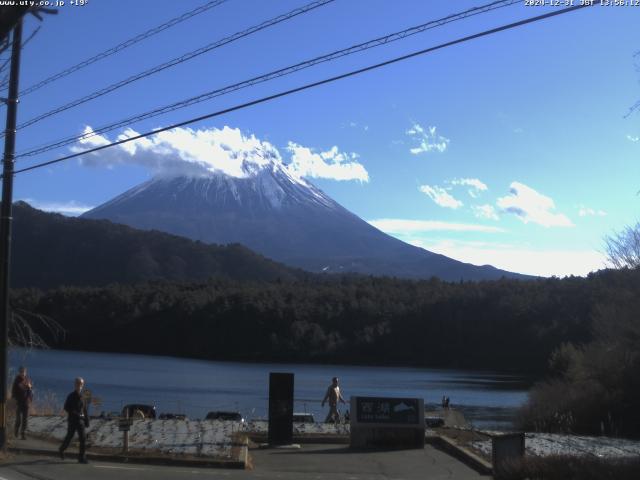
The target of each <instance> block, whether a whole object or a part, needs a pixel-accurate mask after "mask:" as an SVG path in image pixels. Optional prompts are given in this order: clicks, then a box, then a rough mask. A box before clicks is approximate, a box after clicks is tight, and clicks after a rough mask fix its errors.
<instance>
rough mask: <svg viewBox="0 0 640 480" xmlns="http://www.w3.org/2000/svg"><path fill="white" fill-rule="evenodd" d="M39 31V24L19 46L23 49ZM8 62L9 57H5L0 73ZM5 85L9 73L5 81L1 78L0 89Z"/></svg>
mask: <svg viewBox="0 0 640 480" xmlns="http://www.w3.org/2000/svg"><path fill="white" fill-rule="evenodd" d="M39 31H40V26H38V27H37V28H36V29H35V30H34V31H33V32H31V35H29V36H28V37H27V39H26V40H25V41H23V42H22V46H21V48H22V49H24V47H26V46H27V44H28V43H29V42H30V41H31V40H33V38H34V37H35V36H36V35H37V34H38V32H39ZM9 62H11V58H7V60H6V61H5V62H4V63H3V64H2V65H1V66H0V73H2V72H3V71H4V69H5V68H6V67H7V66H8V65H9ZM7 85H9V75H8V74H7V76H6V81H5V79H3V80H2V82H0V89H1V88H4V87H5V86H7Z"/></svg>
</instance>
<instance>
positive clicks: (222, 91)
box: [16, 0, 520, 158]
mask: <svg viewBox="0 0 640 480" xmlns="http://www.w3.org/2000/svg"><path fill="white" fill-rule="evenodd" d="M515 3H520V0H498V1H494V2H491V3H488V4H486V5H482V6H479V7H474V8H471V9H469V10H465V11H463V12H459V13H455V14H452V15H448V16H446V17H443V18H440V19H438V20H432V21H429V22H427V23H423V24H421V25H418V26H415V27H411V28H408V29H405V30H402V31H399V32H395V33H392V34H389V35H385V36H383V37H378V38H376V39H373V40H369V41H367V42H364V43H360V44H357V45H353V46H351V47H348V48H345V49H342V50H336V51H334V52H331V53H328V54H325V55H321V56H319V57H315V58H313V59H310V60H306V61H304V62H300V63H297V64H295V65H291V66H288V67H285V68H281V69H279V70H275V71H272V72H269V73H266V74H264V75H260V76H258V77H254V78H251V79H249V80H244V81H242V82H239V83H235V84H232V85H228V86H226V87H223V88H219V89H216V90H212V91H209V92H206V93H203V94H200V95H197V96H195V97H191V98H188V99H185V100H181V101H179V102H175V103H172V104H170V105H165V106H162V107H158V108H155V109H153V110H150V111H148V112H145V113H142V114H138V115H134V116H132V117H128V118H126V119H124V120H120V121H117V122H115V123H111V124H109V125H106V126H102V127H100V128H97V129H95V130H93V131H92V132H90V133H87V134H82V135H75V136H73V137H67V138H64V139H62V140H58V141H55V142H52V143H50V144H47V145H44V146H42V147H38V148H35V149H32V150H30V151H26V152H24V153H21V154H18V155H17V156H16V158H20V157H28V156H34V155H38V154H40V153H44V152H47V151H49V150H53V149H55V148H59V147H63V146H66V145H70V144H73V143H76V142H77V141H79V140H84V139H87V138H90V137H93V136H95V135H99V134H101V133H106V132H109V131H112V130H115V129H117V128H120V127H123V126H127V125H130V124H132V123H135V122H138V121H141V120H146V119H148V118H153V117H156V116H158V115H162V114H165V113H169V112H172V111H175V110H179V109H181V108H185V107H188V106H191V105H194V104H197V103H201V102H204V101H206V100H210V99H212V98H215V97H220V96H223V95H226V94H229V93H232V92H235V91H237V90H240V89H243V88H248V87H251V86H253V85H257V84H259V83H264V82H267V81H269V80H273V79H276V78H279V77H283V76H286V75H290V74H292V73H295V72H298V71H300V70H304V69H306V68H310V67H312V66H314V65H318V64H321V63H325V62H329V61H333V60H335V59H338V58H341V57H344V56H348V55H352V54H354V53H358V52H361V51H364V50H368V49H370V48H374V47H378V46H381V45H386V44H388V43H392V42H395V41H397V40H401V39H403V38H406V37H409V36H411V35H415V34H418V33H422V32H424V31H426V30H430V29H432V28H436V27H440V26H442V25H446V24H447V23H451V22H454V21H458V20H462V19H464V18H468V17H471V16H475V15H479V14H482V13H486V12H489V11H492V10H496V9H498V8H502V7H506V6H510V5H513V4H515Z"/></svg>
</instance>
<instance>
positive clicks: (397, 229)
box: [369, 218, 504, 236]
mask: <svg viewBox="0 0 640 480" xmlns="http://www.w3.org/2000/svg"><path fill="white" fill-rule="evenodd" d="M369 223H370V224H371V225H373V226H374V227H376V228H377V229H379V230H382V231H383V232H385V233H388V234H390V235H400V236H407V235H415V234H417V233H422V232H484V233H500V232H504V230H503V229H502V228H498V227H490V226H487V225H478V224H466V223H452V222H441V221H435V220H407V219H401V218H380V219H376V220H369Z"/></svg>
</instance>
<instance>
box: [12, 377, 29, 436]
mask: <svg viewBox="0 0 640 480" xmlns="http://www.w3.org/2000/svg"><path fill="white" fill-rule="evenodd" d="M32 386H33V385H32V383H31V379H30V378H29V377H28V376H27V369H26V367H20V368H19V369H18V375H16V378H15V379H14V380H13V386H12V387H11V397H12V398H13V399H14V400H15V401H16V427H15V432H14V433H15V437H16V438H18V433H20V434H21V437H20V438H22V440H26V438H27V437H25V432H26V430H27V425H28V423H29V406H30V405H31V400H32V399H33V391H32V390H31V388H32Z"/></svg>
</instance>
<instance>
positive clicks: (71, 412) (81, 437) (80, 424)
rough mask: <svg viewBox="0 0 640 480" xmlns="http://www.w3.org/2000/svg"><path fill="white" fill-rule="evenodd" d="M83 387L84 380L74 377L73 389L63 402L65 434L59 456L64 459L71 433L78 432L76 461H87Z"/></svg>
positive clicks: (85, 413)
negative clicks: (78, 446) (65, 423)
mask: <svg viewBox="0 0 640 480" xmlns="http://www.w3.org/2000/svg"><path fill="white" fill-rule="evenodd" d="M83 388H84V380H83V379H82V378H80V377H78V378H76V381H75V390H74V391H73V392H71V393H70V394H69V395H68V396H67V400H66V402H64V409H65V411H66V412H67V414H68V417H67V436H66V437H65V438H64V441H63V442H62V445H60V448H59V452H60V458H62V459H63V460H64V451H65V450H66V449H67V447H68V446H69V443H71V439H72V438H73V435H74V434H75V433H76V432H78V441H79V442H80V452H79V455H78V462H80V463H88V462H87V457H86V454H85V440H86V434H85V431H84V429H85V428H88V427H89V415H87V406H86V405H85V403H84V399H83V398H82V389H83Z"/></svg>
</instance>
